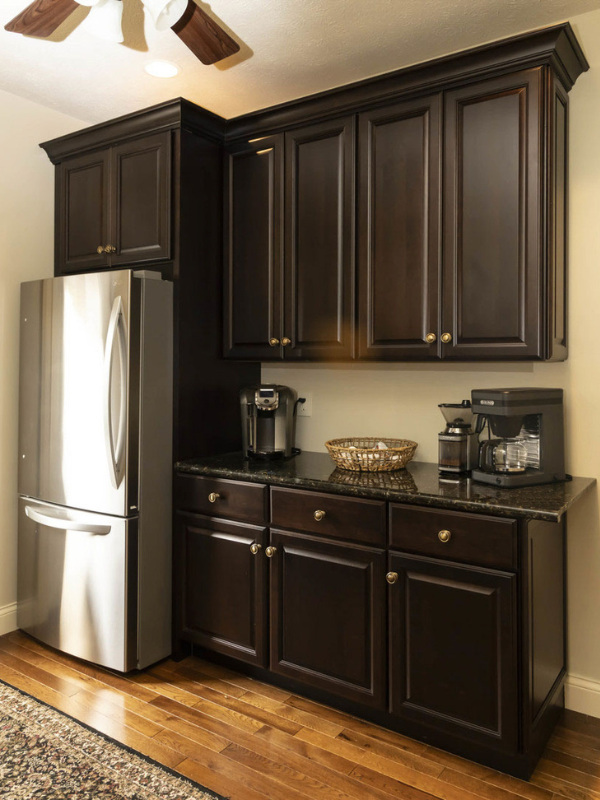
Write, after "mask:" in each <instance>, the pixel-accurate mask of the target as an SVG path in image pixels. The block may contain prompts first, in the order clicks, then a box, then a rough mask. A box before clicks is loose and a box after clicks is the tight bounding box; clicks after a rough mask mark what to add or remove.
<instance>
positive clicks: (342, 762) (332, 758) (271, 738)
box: [254, 725, 357, 775]
mask: <svg viewBox="0 0 600 800" xmlns="http://www.w3.org/2000/svg"><path fill="white" fill-rule="evenodd" d="M301 730H304V731H306V730H307V729H306V728H303V729H301ZM299 733H300V731H299V732H298V734H299ZM298 734H296V735H295V736H290V735H289V734H287V733H283V732H282V731H280V730H278V729H277V728H270V727H269V726H268V725H265V726H264V728H260V730H258V731H256V733H255V734H254V736H255V737H257V738H262V739H266V740H267V741H268V742H271V743H272V744H276V745H279V746H280V747H283V748H284V749H285V750H289V751H291V752H293V753H297V754H298V755H301V756H303V757H304V758H307V759H309V760H310V761H314V763H315V764H320V765H322V766H324V767H329V768H330V769H332V770H335V771H336V772H339V773H341V774H342V775H348V774H349V773H350V772H351V771H352V770H353V769H354V767H355V766H356V764H357V762H356V761H350V760H348V759H347V758H344V757H343V756H340V755H338V754H337V753H332V752H331V751H330V750H325V749H323V748H321V747H319V746H318V745H315V744H313V743H312V742H310V741H307V740H303V739H301V738H298ZM327 738H328V739H330V738H331V737H327Z"/></svg>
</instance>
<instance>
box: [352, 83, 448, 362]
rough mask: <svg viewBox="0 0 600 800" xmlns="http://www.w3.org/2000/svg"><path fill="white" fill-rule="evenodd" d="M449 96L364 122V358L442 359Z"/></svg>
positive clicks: (391, 109) (374, 114)
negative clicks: (443, 172) (444, 106)
mask: <svg viewBox="0 0 600 800" xmlns="http://www.w3.org/2000/svg"><path fill="white" fill-rule="evenodd" d="M441 103H442V100H441V95H439V94H438V95H433V96H432V97H425V98H422V99H421V98H419V99H417V100H409V101H406V102H404V103H399V104H397V105H393V106H386V107H385V108H383V109H378V110H376V111H369V112H366V113H364V114H361V115H360V116H359V148H360V155H359V162H358V169H359V178H358V181H359V183H358V185H359V200H358V220H359V222H358V224H359V229H358V259H359V261H358V263H359V267H358V269H359V284H358V286H359V288H358V297H359V328H358V357H359V358H361V359H379V360H405V359H411V358H418V359H427V358H434V359H435V358H439V355H440V346H439V336H438V328H439V294H440V264H441V260H440V213H441V199H440V169H441V150H440V148H441V142H442V137H441V130H440V124H441Z"/></svg>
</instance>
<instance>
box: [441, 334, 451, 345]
mask: <svg viewBox="0 0 600 800" xmlns="http://www.w3.org/2000/svg"><path fill="white" fill-rule="evenodd" d="M440 338H441V340H442V342H443V343H444V344H448V342H451V341H452V334H451V333H442V335H441V337H440Z"/></svg>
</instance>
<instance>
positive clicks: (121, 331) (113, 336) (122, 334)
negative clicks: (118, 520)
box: [104, 297, 127, 489]
mask: <svg viewBox="0 0 600 800" xmlns="http://www.w3.org/2000/svg"><path fill="white" fill-rule="evenodd" d="M115 340H116V341H117V342H118V345H119V362H120V373H121V374H120V379H121V380H120V384H121V386H120V391H121V396H120V399H119V428H118V432H117V442H116V444H115V441H114V432H113V418H112V373H113V369H112V366H113V355H114V350H115ZM126 358H127V335H126V330H125V318H124V316H123V302H122V300H121V298H120V297H117V298H115V301H114V303H113V307H112V311H111V312H110V320H109V323H108V333H107V334H106V345H105V349H104V393H105V398H106V402H105V406H104V434H105V439H106V455H107V457H108V465H109V472H110V480H111V483H112V485H113V486H114V488H115V489H118V488H119V486H120V484H121V480H122V479H123V461H124V455H125V432H126V426H127V418H126V409H127V361H126Z"/></svg>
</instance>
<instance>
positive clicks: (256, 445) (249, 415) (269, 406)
mask: <svg viewBox="0 0 600 800" xmlns="http://www.w3.org/2000/svg"><path fill="white" fill-rule="evenodd" d="M297 400H298V395H297V393H296V392H295V391H294V390H293V389H290V387H289V386H279V385H276V384H270V383H262V384H259V385H258V386H247V387H246V388H245V389H242V390H241V392H240V406H241V412H242V446H243V449H244V456H245V457H253V458H264V459H269V458H284V457H285V458H289V457H290V456H292V455H294V438H295V434H296V407H297ZM296 452H297V451H296Z"/></svg>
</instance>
